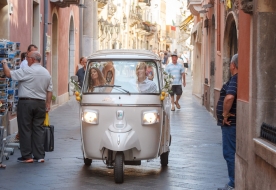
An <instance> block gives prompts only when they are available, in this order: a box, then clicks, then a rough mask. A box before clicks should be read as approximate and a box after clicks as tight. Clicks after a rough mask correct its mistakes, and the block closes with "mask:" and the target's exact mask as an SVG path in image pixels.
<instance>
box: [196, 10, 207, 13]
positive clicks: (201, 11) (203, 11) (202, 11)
mask: <svg viewBox="0 0 276 190" xmlns="http://www.w3.org/2000/svg"><path fill="white" fill-rule="evenodd" d="M198 12H199V13H207V12H208V11H206V10H205V9H202V10H200V11H198Z"/></svg>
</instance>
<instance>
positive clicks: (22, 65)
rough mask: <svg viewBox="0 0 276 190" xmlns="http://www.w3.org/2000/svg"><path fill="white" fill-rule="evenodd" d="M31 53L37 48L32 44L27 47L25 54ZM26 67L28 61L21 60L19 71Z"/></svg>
mask: <svg viewBox="0 0 276 190" xmlns="http://www.w3.org/2000/svg"><path fill="white" fill-rule="evenodd" d="M31 51H37V46H36V45H34V44H31V45H29V46H28V49H27V52H26V54H28V53H29V52H31ZM21 58H22V57H21ZM26 67H28V59H23V60H21V63H20V69H24V68H26Z"/></svg>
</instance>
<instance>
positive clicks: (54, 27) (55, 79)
mask: <svg viewBox="0 0 276 190" xmlns="http://www.w3.org/2000/svg"><path fill="white" fill-rule="evenodd" d="M51 44H52V81H53V95H54V96H56V97H58V18H57V15H56V14H53V19H52V43H51ZM52 103H53V104H57V98H56V100H55V101H52Z"/></svg>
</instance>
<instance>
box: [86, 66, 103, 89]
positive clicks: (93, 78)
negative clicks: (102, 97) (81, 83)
mask: <svg viewBox="0 0 276 190" xmlns="http://www.w3.org/2000/svg"><path fill="white" fill-rule="evenodd" d="M105 84H106V81H105V79H104V77H103V75H102V72H101V71H100V70H99V69H98V68H96V67H92V68H91V69H89V80H88V92H104V91H105V87H97V88H94V86H100V85H105Z"/></svg>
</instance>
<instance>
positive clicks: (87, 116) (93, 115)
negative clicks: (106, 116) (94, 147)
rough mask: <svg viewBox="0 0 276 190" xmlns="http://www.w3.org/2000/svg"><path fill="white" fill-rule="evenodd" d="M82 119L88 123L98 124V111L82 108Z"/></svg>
mask: <svg viewBox="0 0 276 190" xmlns="http://www.w3.org/2000/svg"><path fill="white" fill-rule="evenodd" d="M82 121H84V122H86V123H90V124H98V123H99V117H98V112H97V111H94V110H84V111H83V113H82Z"/></svg>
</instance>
